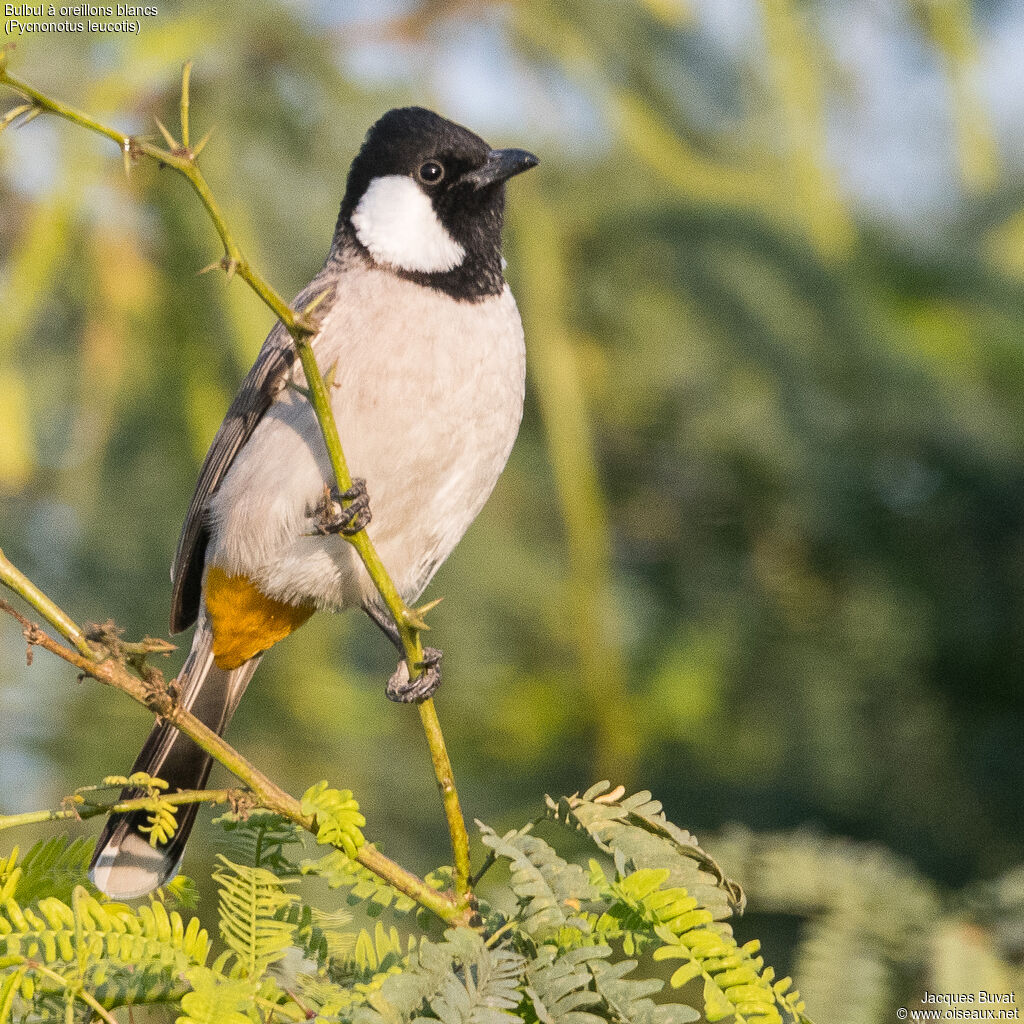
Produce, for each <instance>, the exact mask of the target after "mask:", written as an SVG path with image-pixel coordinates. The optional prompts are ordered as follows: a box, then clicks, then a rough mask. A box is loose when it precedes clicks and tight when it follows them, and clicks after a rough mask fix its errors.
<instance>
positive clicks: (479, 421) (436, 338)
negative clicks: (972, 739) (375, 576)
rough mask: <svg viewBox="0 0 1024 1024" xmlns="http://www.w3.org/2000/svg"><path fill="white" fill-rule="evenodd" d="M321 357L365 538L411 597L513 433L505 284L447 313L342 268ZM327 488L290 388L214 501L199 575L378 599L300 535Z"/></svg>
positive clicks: (519, 359) (392, 284) (512, 324)
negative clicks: (358, 492) (366, 520)
mask: <svg viewBox="0 0 1024 1024" xmlns="http://www.w3.org/2000/svg"><path fill="white" fill-rule="evenodd" d="M314 347H315V351H316V354H317V361H318V363H319V365H320V367H321V369H322V370H323V371H324V372H325V373H327V372H328V371H329V370H330V368H331V367H332V365H333V366H334V367H335V369H334V374H333V380H334V388H333V391H332V407H333V410H334V415H335V418H336V420H337V423H338V430H339V433H340V435H341V441H342V445H343V447H344V450H345V455H346V458H347V460H348V465H349V469H350V471H351V474H352V475H353V476H354V477H360V476H362V477H365V478H366V481H367V489H368V491H369V495H370V506H371V509H372V511H373V521H372V523H371V525H370V526H369V528H368V533H369V535H370V537H371V538H372V539H373V541H374V544H375V545H376V546H377V549H378V551H379V552H380V555H381V557H382V559H383V561H384V564H385V566H386V567H387V568H388V570H389V572H390V573H391V574H392V576H393V578H394V580H395V583H396V585H397V586H398V588H399V590H400V591H401V592H402V595H403V597H404V598H405V599H406V600H410V601H411V600H414V599H415V598H416V597H417V596H418V595H419V593H420V592H421V591H422V590H423V588H424V587H425V586H426V584H427V582H428V581H429V579H430V577H431V576H432V575H433V573H434V571H435V570H436V568H437V567H438V566H439V565H440V564H441V562H443V561H444V559H445V558H446V557H447V556H448V555H449V554H450V552H451V550H452V548H454V546H455V544H456V543H457V542H458V540H459V539H460V538H461V536H462V534H463V533H464V532H465V530H466V528H467V527H468V526H469V524H470V523H471V522H472V521H473V519H474V518H475V517H476V515H477V513H478V512H479V511H480V509H481V508H482V507H483V504H484V502H485V501H486V500H487V497H488V495H489V494H490V492H491V490H492V488H493V487H494V484H495V482H496V481H497V479H498V476H499V474H500V473H501V470H502V468H503V467H504V465H505V462H506V460H507V458H508V455H509V452H510V451H511V448H512V444H513V442H514V440H515V436H516V433H517V432H518V428H519V421H520V418H521V415H522V405H523V389H524V374H525V357H524V349H523V335H522V326H521V324H520V320H519V314H518V311H517V309H516V306H515V301H514V299H513V298H512V295H511V293H510V292H509V290H508V288H507V287H506V288H505V290H504V292H503V293H502V294H501V295H499V296H494V297H492V298H487V299H485V300H483V301H481V302H475V303H468V302H456V301H454V300H453V299H451V298H449V297H448V296H446V295H444V294H443V293H440V292H436V291H434V290H433V289H430V288H425V287H422V286H420V285H416V284H413V283H411V282H408V281H403V280H401V279H400V278H398V277H397V276H396V275H394V274H391V273H388V272H387V271H385V270H381V269H377V268H364V267H361V266H360V267H358V268H352V269H350V270H346V271H345V272H344V273H343V275H342V277H341V279H340V281H339V286H338V291H337V294H336V299H335V302H334V305H333V306H332V308H331V310H330V311H329V312H328V313H327V315H326V317H325V318H324V322H323V326H322V328H321V332H320V334H319V336H318V337H317V339H316V341H315V345H314ZM296 365H297V364H296ZM297 383H299V384H300V385H302V384H304V380H302V378H301V371H299V375H298V380H297ZM329 479H331V473H330V468H329V465H328V462H327V457H326V452H325V449H324V444H323V439H322V437H321V436H320V430H319V426H318V425H317V423H316V420H315V418H314V417H313V415H312V411H311V409H310V406H309V404H308V402H307V400H306V399H305V398H304V397H303V396H302V395H301V394H299V393H298V392H296V391H295V390H294V389H285V390H283V391H282V392H281V393H280V395H279V397H278V399H277V400H276V401H275V402H274V404H273V405H272V406H271V408H270V410H269V411H268V412H267V414H266V415H265V416H264V418H263V419H262V420H261V422H260V423H259V425H258V426H257V427H256V429H255V430H254V432H253V434H252V436H251V437H250V438H249V440H248V441H247V442H246V444H245V445H244V446H243V448H242V449H241V451H240V452H239V454H238V455H237V456H236V458H235V461H234V463H233V464H232V466H231V469H230V470H229V471H228V473H227V475H226V476H225V478H224V480H223V481H222V483H221V485H220V487H219V488H218V489H217V491H216V492H215V494H214V496H213V498H212V500H211V526H212V531H211V541H210V546H209V548H208V552H207V564H208V565H210V564H216V565H220V566H221V567H223V568H225V569H226V570H228V571H229V572H242V573H245V574H246V575H248V576H250V578H253V579H254V580H256V582H257V583H258V584H259V585H260V586H261V588H262V589H263V590H264V591H265V592H266V593H267V594H269V595H270V596H272V597H276V598H278V599H279V600H287V601H299V600H314V601H316V602H317V604H319V605H321V606H329V607H336V608H337V607H348V606H352V605H357V604H360V603H363V602H364V600H365V599H368V598H370V597H372V596H373V593H374V591H373V587H372V584H371V583H370V582H369V580H368V578H367V577H366V574H365V570H363V568H362V566H361V564H360V563H359V562H358V559H357V556H356V555H355V553H354V551H353V550H352V548H351V546H350V545H349V544H348V543H347V542H346V541H345V540H344V539H342V538H340V537H316V536H310V535H309V532H310V528H309V521H308V519H307V516H308V513H309V511H310V509H311V508H312V507H313V506H314V505H315V504H316V502H317V500H318V499H319V497H320V495H321V494H322V491H323V485H324V481H325V480H329Z"/></svg>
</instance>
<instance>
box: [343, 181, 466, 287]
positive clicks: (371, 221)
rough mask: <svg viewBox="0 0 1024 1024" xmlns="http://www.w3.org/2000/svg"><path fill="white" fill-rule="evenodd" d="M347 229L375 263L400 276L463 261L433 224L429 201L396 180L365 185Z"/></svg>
mask: <svg viewBox="0 0 1024 1024" xmlns="http://www.w3.org/2000/svg"><path fill="white" fill-rule="evenodd" d="M352 227H354V228H355V231H356V236H357V237H358V238H359V241H360V242H362V243H363V245H365V246H366V248H367V249H369V251H370V255H371V256H373V258H374V259H375V260H376V261H377V262H378V263H390V264H391V265H392V266H395V267H399V268H400V269H402V270H418V271H421V272H423V273H437V272H439V271H445V270H451V269H452V268H454V267H457V266H458V265H459V264H460V263H461V262H462V261H463V259H465V256H466V251H465V250H464V249H463V248H462V246H461V245H459V243H458V242H456V241H455V239H454V238H452V236H451V235H449V234H448V232H447V231H446V230H445V228H444V225H443V224H442V223H441V221H440V220H439V219H438V216H437V214H436V213H435V212H434V207H433V205H432V204H431V202H430V198H429V196H427V195H426V194H425V193H424V192H423V190H422V189H421V188H420V187H419V185H417V184H416V182H415V181H413V180H412V178H407V177H405V176H404V175H401V174H388V175H385V176H384V177H380V178H374V179H373V181H371V182H370V184H369V186H368V187H367V189H366V192H365V193H364V194H363V198H362V199H360V200H359V204H358V205H357V206H356V208H355V211H354V212H353V214H352Z"/></svg>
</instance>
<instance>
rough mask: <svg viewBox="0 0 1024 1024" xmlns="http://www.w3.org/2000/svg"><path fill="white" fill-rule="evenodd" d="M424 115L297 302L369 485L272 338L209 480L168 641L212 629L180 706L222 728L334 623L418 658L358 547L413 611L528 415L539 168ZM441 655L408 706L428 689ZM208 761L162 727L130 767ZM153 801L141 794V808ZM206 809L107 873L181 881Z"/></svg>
mask: <svg viewBox="0 0 1024 1024" xmlns="http://www.w3.org/2000/svg"><path fill="white" fill-rule="evenodd" d="M537 163H538V159H537V157H536V156H534V155H533V154H532V153H529V152H527V151H525V150H522V149H492V148H491V147H490V146H489V145H488V144H487V143H486V142H484V140H483V139H482V138H480V137H479V136H478V135H476V134H474V133H473V132H471V131H470V130H469V129H467V128H464V127H462V126H461V125H458V124H456V123H454V122H453V121H450V120H448V119H446V118H444V117H442V116H440V115H439V114H437V113H434V112H433V111H430V110H427V109H425V108H423V107H403V108H398V109H394V110H390V111H388V112H387V113H385V114H384V115H383V116H382V117H381V118H380V119H379V120H377V121H376V123H374V124H373V125H372V126H371V127H370V129H369V131H368V132H367V134H366V137H365V139H364V140H363V144H362V147H361V148H360V150H359V152H358V154H357V155H356V157H355V158H354V160H353V161H352V163H351V165H350V168H349V172H348V177H347V181H346V186H345V193H344V197H343V199H342V202H341V209H340V212H339V215H338V220H337V224H336V227H335V231H334V236H333V239H332V242H331V246H330V251H329V253H328V255H327V257H326V260H325V262H324V265H323V267H322V269H321V270H320V271H319V273H317V275H316V276H315V277H314V278H313V280H312V281H311V282H310V283H309V285H307V287H306V288H304V289H303V290H302V291H301V292H300V293H299V295H298V296H297V298H296V299H295V302H294V303H293V308H294V309H296V310H297V311H299V312H302V311H304V310H310V311H311V315H315V317H316V318H317V327H316V333H315V334H314V335H313V337H312V348H313V353H314V356H315V358H316V361H317V365H318V366H319V367H320V369H321V372H322V373H324V374H325V376H326V377H327V379H328V382H329V392H330V404H331V409H332V412H333V414H334V417H335V420H336V422H337V425H338V430H339V434H340V436H341V439H342V442H343V445H344V450H345V455H346V459H347V462H348V465H349V466H350V467H351V471H352V477H353V480H352V486H351V487H350V488H348V489H346V490H345V491H341V490H339V489H338V486H337V484H336V482H334V476H333V472H332V469H331V463H330V461H329V458H328V455H327V450H326V445H325V442H324V439H323V435H322V433H321V429H320V426H319V424H318V422H317V420H316V418H315V416H314V413H313V409H312V406H311V403H310V400H309V393H308V391H307V390H306V388H305V384H306V380H305V376H304V374H303V372H302V368H301V363H300V362H299V361H298V359H297V354H296V350H295V346H294V344H293V343H292V340H291V337H290V336H289V334H288V333H287V331H286V329H285V327H284V325H283V324H282V323H280V322H279V323H277V324H275V326H274V327H273V328H272V329H271V331H270V333H269V334H268V336H267V338H266V340H265V342H264V343H263V347H262V348H261V350H260V352H259V355H258V356H257V358H256V361H255V363H254V365H253V366H252V368H251V369H250V370H249V372H248V374H247V376H246V377H245V379H244V380H243V382H242V384H241V387H240V389H239V391H238V394H237V395H236V397H235V399H234V400H233V402H232V403H231V405H230V407H229V408H228V411H227V413H226V415H225V418H224V421H223V423H222V424H221V426H220V428H219V430H218V431H217V433H216V435H215V437H214V439H213V442H212V444H211V447H210V449H209V452H208V453H207V455H206V458H205V460H204V462H203V464H202V467H201V469H200V472H199V479H198V482H197V485H196V489H195V493H194V495H193V497H192V500H191V503H190V504H189V507H188V511H187V513H186V515H185V521H184V525H183V527H182V531H181V536H180V539H179V542H178V547H177V552H176V554H175V557H174V563H173V567H172V570H171V580H172V596H171V617H170V618H171V622H170V625H171V632H172V633H177V632H181V631H182V630H185V629H187V628H188V627H189V626H191V625H192V624H193V623H195V626H196V628H195V633H194V635H193V639H192V645H191V648H190V651H189V654H188V656H187V658H186V660H185V663H184V666H183V668H182V670H181V673H180V674H179V675H178V677H177V681H176V682H177V687H178V694H179V701H180V704H181V706H182V707H184V708H186V709H187V710H189V711H190V712H191V713H192V714H193V715H195V716H196V717H197V718H199V719H200V720H201V721H202V722H204V723H205V724H206V725H208V726H209V727H210V728H211V729H214V730H215V731H216V732H217V733H218V734H220V733H223V732H224V730H225V728H226V727H227V725H228V722H229V721H230V719H231V716H232V715H233V713H234V712H235V710H236V708H237V706H238V703H239V701H240V700H241V698H242V696H243V694H244V692H245V689H246V686H247V685H248V683H249V680H250V679H251V678H252V674H253V672H254V671H255V670H256V667H257V665H258V664H259V661H260V658H261V657H262V655H263V653H264V652H265V651H266V650H268V649H269V648H270V647H271V646H273V645H274V644H276V643H278V642H279V641H281V640H283V639H284V638H285V637H286V636H288V635H289V634H291V633H292V632H294V631H295V630H296V629H298V628H299V626H301V625H302V624H303V623H304V622H305V621H306V620H307V619H308V618H309V617H310V616H311V615H312V614H313V613H314V612H316V611H318V610H327V611H342V610H346V609H352V608H359V609H363V610H364V611H365V612H367V613H368V614H369V616H370V617H371V618H372V619H373V621H374V622H376V623H377V625H378V626H379V627H380V628H381V630H382V631H383V632H384V633H385V634H386V635H387V636H388V637H389V639H390V640H391V641H392V642H393V643H394V644H395V646H396V647H397V648H398V650H399V652H400V653H401V652H402V649H403V648H402V645H401V640H400V638H399V635H398V630H397V629H396V627H395V625H394V623H393V621H392V620H391V618H390V616H389V614H388V612H387V609H386V607H385V606H384V604H383V603H382V600H381V598H380V596H379V594H378V592H377V590H376V588H375V587H374V585H373V583H372V581H371V580H370V577H369V575H368V573H367V572H366V569H365V567H364V566H363V564H362V562H361V560H360V558H359V556H358V554H357V552H356V551H355V549H354V547H353V545H352V544H351V543H349V538H350V537H352V536H353V535H354V534H355V533H358V532H359V531H360V530H365V531H366V533H367V535H368V536H369V538H370V539H371V540H372V542H373V544H374V545H375V547H376V549H377V551H378V553H379V554H380V556H381V559H382V561H383V563H384V565H385V567H386V568H387V569H388V571H389V573H390V575H391V577H392V579H393V580H394V582H395V585H396V587H397V589H398V591H399V593H400V594H401V596H402V598H403V600H404V601H405V602H406V603H409V604H411V603H412V602H414V601H416V599H417V598H418V597H419V596H420V594H421V593H422V592H423V590H424V588H425V587H426V586H427V583H428V582H429V581H430V579H431V577H432V576H433V575H434V573H435V572H436V571H437V569H438V567H439V566H440V565H441V564H442V563H443V562H444V560H445V559H446V558H447V557H448V555H449V554H450V553H451V552H452V550H453V548H454V547H455V545H456V544H457V543H458V541H459V540H460V539H461V537H462V535H463V534H464V533H465V531H466V529H467V528H468V527H469V525H470V524H471V523H472V522H473V520H474V519H475V518H476V516H477V514H478V513H479V512H480V510H481V508H482V507H483V505H484V503H485V502H486V500H487V498H488V497H489V495H490V493H491V491H492V489H493V488H494V485H495V483H496V482H497V480H498V477H499V475H500V474H501V472H502V470H503V469H504V467H505V463H506V462H507V460H508V457H509V454H510V452H511V450H512V446H513V443H514V441H515V438H516V435H517V433H518V431H519V424H520V421H521V419H522V410H523V399H524V390H525V377H526V355H525V343H524V337H523V328H522V323H521V320H520V316H519V311H518V308H517V306H516V303H515V299H514V298H513V296H512V293H511V291H510V290H509V287H508V285H507V283H506V282H505V277H504V270H505V262H504V260H503V258H502V225H503V218H504V205H505V184H506V182H507V181H508V180H509V179H510V178H512V177H513V176H514V175H517V174H519V173H521V172H523V171H526V170H528V169H529V168H531V167H534V166H536V165H537ZM440 678H441V676H440V654H439V652H437V651H433V650H432V649H430V648H427V649H426V651H425V653H424V662H423V671H422V673H421V674H420V675H419V676H418V677H417V678H416V679H410V677H409V672H408V669H407V667H406V666H405V663H404V662H403V661H400V662H399V668H398V669H396V671H395V673H394V675H392V676H391V678H390V679H389V681H388V683H387V687H386V693H387V696H388V697H390V698H391V699H393V700H396V701H401V702H409V701H420V700H424V699H426V698H427V697H429V696H430V695H431V694H432V693H433V692H434V690H435V689H436V687H437V686H438V685H439V683H440ZM211 764H212V762H211V758H210V756H209V755H208V754H206V753H205V752H204V751H203V750H202V749H200V748H199V747H198V746H197V745H196V744H195V743H194V742H193V741H192V740H190V739H189V738H188V737H186V736H185V735H183V734H182V733H180V732H179V731H178V730H177V729H175V728H174V727H173V726H172V725H170V724H169V723H167V722H166V721H161V720H158V721H157V723H156V725H155V726H154V728H153V730H152V732H151V733H150V734H149V738H148V739H147V740H146V742H145V744H144V746H143V748H142V750H141V752H140V754H139V756H138V758H137V759H136V761H135V764H134V766H133V768H132V772H133V773H134V772H145V773H147V774H148V775H150V776H152V777H155V778H160V779H162V780H164V781H165V782H166V783H167V784H168V791H169V792H174V791H179V790H186V789H201V788H203V786H204V785H205V783H206V780H207V778H208V776H209V773H210V768H211ZM137 795H140V793H139V790H138V789H133V788H130V787H129V788H126V789H125V790H124V791H123V793H122V798H123V799H127V798H130V797H131V796H137ZM196 809H197V805H195V804H191V805H182V806H180V807H179V808H178V812H177V819H178V826H177V829H176V830H175V832H174V835H173V836H172V837H171V838H170V840H169V841H168V842H166V843H159V842H150V838H149V835H147V831H146V826H147V814H146V813H145V812H133V813H120V814H116V813H115V814H112V815H110V816H109V817H108V819H107V821H106V824H105V827H104V829H103V832H102V833H101V835H100V837H99V839H98V840H97V843H96V847H95V853H94V855H93V858H92V862H91V865H90V877H91V878H92V881H93V883H94V884H95V885H96V886H97V888H99V889H100V890H101V891H102V892H104V893H106V894H107V895H108V896H110V897H111V898H114V899H132V898H136V897H140V896H144V895H145V894H146V893H148V892H151V891H153V890H154V889H156V888H158V887H160V886H162V885H164V884H166V883H167V882H168V881H169V880H171V879H172V878H173V877H174V876H175V874H176V873H177V871H178V869H179V867H180V864H181V859H182V856H183V853H184V849H185V843H186V841H187V839H188V837H189V834H190V832H191V830H192V826H193V824H194V821H195V815H196Z"/></svg>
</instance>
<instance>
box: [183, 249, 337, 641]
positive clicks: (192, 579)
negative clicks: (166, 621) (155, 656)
mask: <svg viewBox="0 0 1024 1024" xmlns="http://www.w3.org/2000/svg"><path fill="white" fill-rule="evenodd" d="M337 274H338V270H337V267H336V266H335V265H333V264H332V263H331V262H330V261H329V262H328V263H327V264H326V265H325V266H324V269H323V270H321V271H320V273H319V274H317V276H316V277H315V278H314V279H313V280H312V281H311V282H310V284H309V285H308V286H307V287H306V288H304V289H303V290H302V292H300V293H299V295H298V297H297V298H296V299H295V302H294V304H293V308H294V309H297V310H302V309H305V308H306V307H307V306H308V305H309V304H310V303H312V302H315V301H316V300H317V299H319V300H320V301H319V302H316V312H315V313H314V314H313V315H314V317H316V316H318V315H319V314H322V313H323V312H326V310H327V309H328V308H329V307H330V303H331V301H332V295H331V294H330V293H331V292H333V290H334V284H335V281H336V279H337ZM325 293H327V294H325ZM295 358H296V353H295V346H294V345H293V344H292V339H291V336H290V335H289V334H288V332H287V330H286V329H285V327H284V324H282V323H281V322H280V321H279V322H278V323H276V324H274V326H273V328H272V329H271V331H270V333H269V334H268V335H267V340H266V341H265V342H264V343H263V348H261V349H260V354H259V355H258V356H257V357H256V362H255V363H254V364H253V366H252V369H250V370H249V372H248V373H247V374H246V376H245V380H243V381H242V386H241V388H240V389H239V391H238V394H237V395H236V396H235V400H234V401H233V402H232V403H231V406H230V408H229V409H228V411H227V415H226V416H225V417H224V422H223V423H222V424H221V425H220V429H219V430H218V431H217V434H216V436H215V437H214V439H213V443H212V444H211V445H210V450H209V451H208V452H207V453H206V458H205V459H204V460H203V466H202V469H200V471H199V481H198V482H197V484H196V490H195V493H194V494H193V495H192V501H191V503H190V504H189V507H188V512H187V513H186V514H185V523H184V525H183V526H182V528H181V536H180V537H179V539H178V550H177V552H176V553H175V555H174V564H173V566H172V567H171V581H172V583H173V590H172V593H171V632H172V633H178V632H180V631H181V630H183V629H188V627H189V626H191V625H192V623H193V622H195V620H196V616H197V614H198V612H199V601H200V597H201V592H202V580H203V557H204V553H205V551H206V544H207V541H208V540H209V532H208V531H209V525H208V523H207V514H206V510H207V507H208V505H209V502H210V497H211V495H212V494H213V492H214V491H215V490H216V489H217V486H218V484H219V483H220V482H221V480H223V479H224V475H225V474H226V473H227V471H228V470H229V469H230V468H231V463H232V462H234V459H235V456H236V455H237V454H238V451H239V449H240V448H241V447H242V445H244V444H245V442H246V441H247V440H248V439H249V436H250V435H251V434H252V432H253V430H254V429H255V427H256V424H257V423H259V421H260V420H261V419H262V418H263V415H264V413H266V411H267V409H268V408H269V407H270V404H271V402H272V401H273V400H274V395H275V394H277V392H278V391H279V390H280V388H281V385H282V382H283V380H284V377H285V375H286V374H287V373H288V371H289V370H290V369H291V366H292V363H293V362H294V361H295Z"/></svg>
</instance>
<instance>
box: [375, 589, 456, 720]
mask: <svg viewBox="0 0 1024 1024" xmlns="http://www.w3.org/2000/svg"><path fill="white" fill-rule="evenodd" d="M366 614H367V615H369V616H370V618H371V619H373V621H374V622H376V623H377V625H378V626H379V627H380V629H381V632H382V633H383V634H384V635H385V636H386V637H387V638H388V639H389V640H390V641H391V642H392V643H393V644H394V645H395V647H396V648H397V650H398V653H399V654H401V655H404V654H405V646H404V645H403V644H402V637H401V634H399V632H398V627H397V626H396V625H395V624H394V623H393V622H392V621H391V618H390V617H389V616H388V614H387V612H384V611H382V610H381V609H380V608H377V607H376V606H375V605H367V606H366ZM420 667H421V668H422V669H423V671H422V672H421V673H420V674H419V675H418V676H417V677H416V678H415V679H410V678H409V666H408V665H407V664H406V663H405V658H404V657H403V658H402V659H401V660H400V661H399V662H398V668H396V669H395V671H394V672H393V673H392V675H391V678H390V679H389V680H388V685H387V687H386V688H385V690H384V692H385V694H386V695H387V698H388V700H393V701H396V702H397V703H399V704H419V703H420V702H421V701H425V700H427V698H429V697H433V696H434V694H435V693H436V692H437V688H438V687H439V686H440V685H441V652H440V651H439V650H437V648H435V647H424V648H423V660H422V661H421V662H420Z"/></svg>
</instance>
